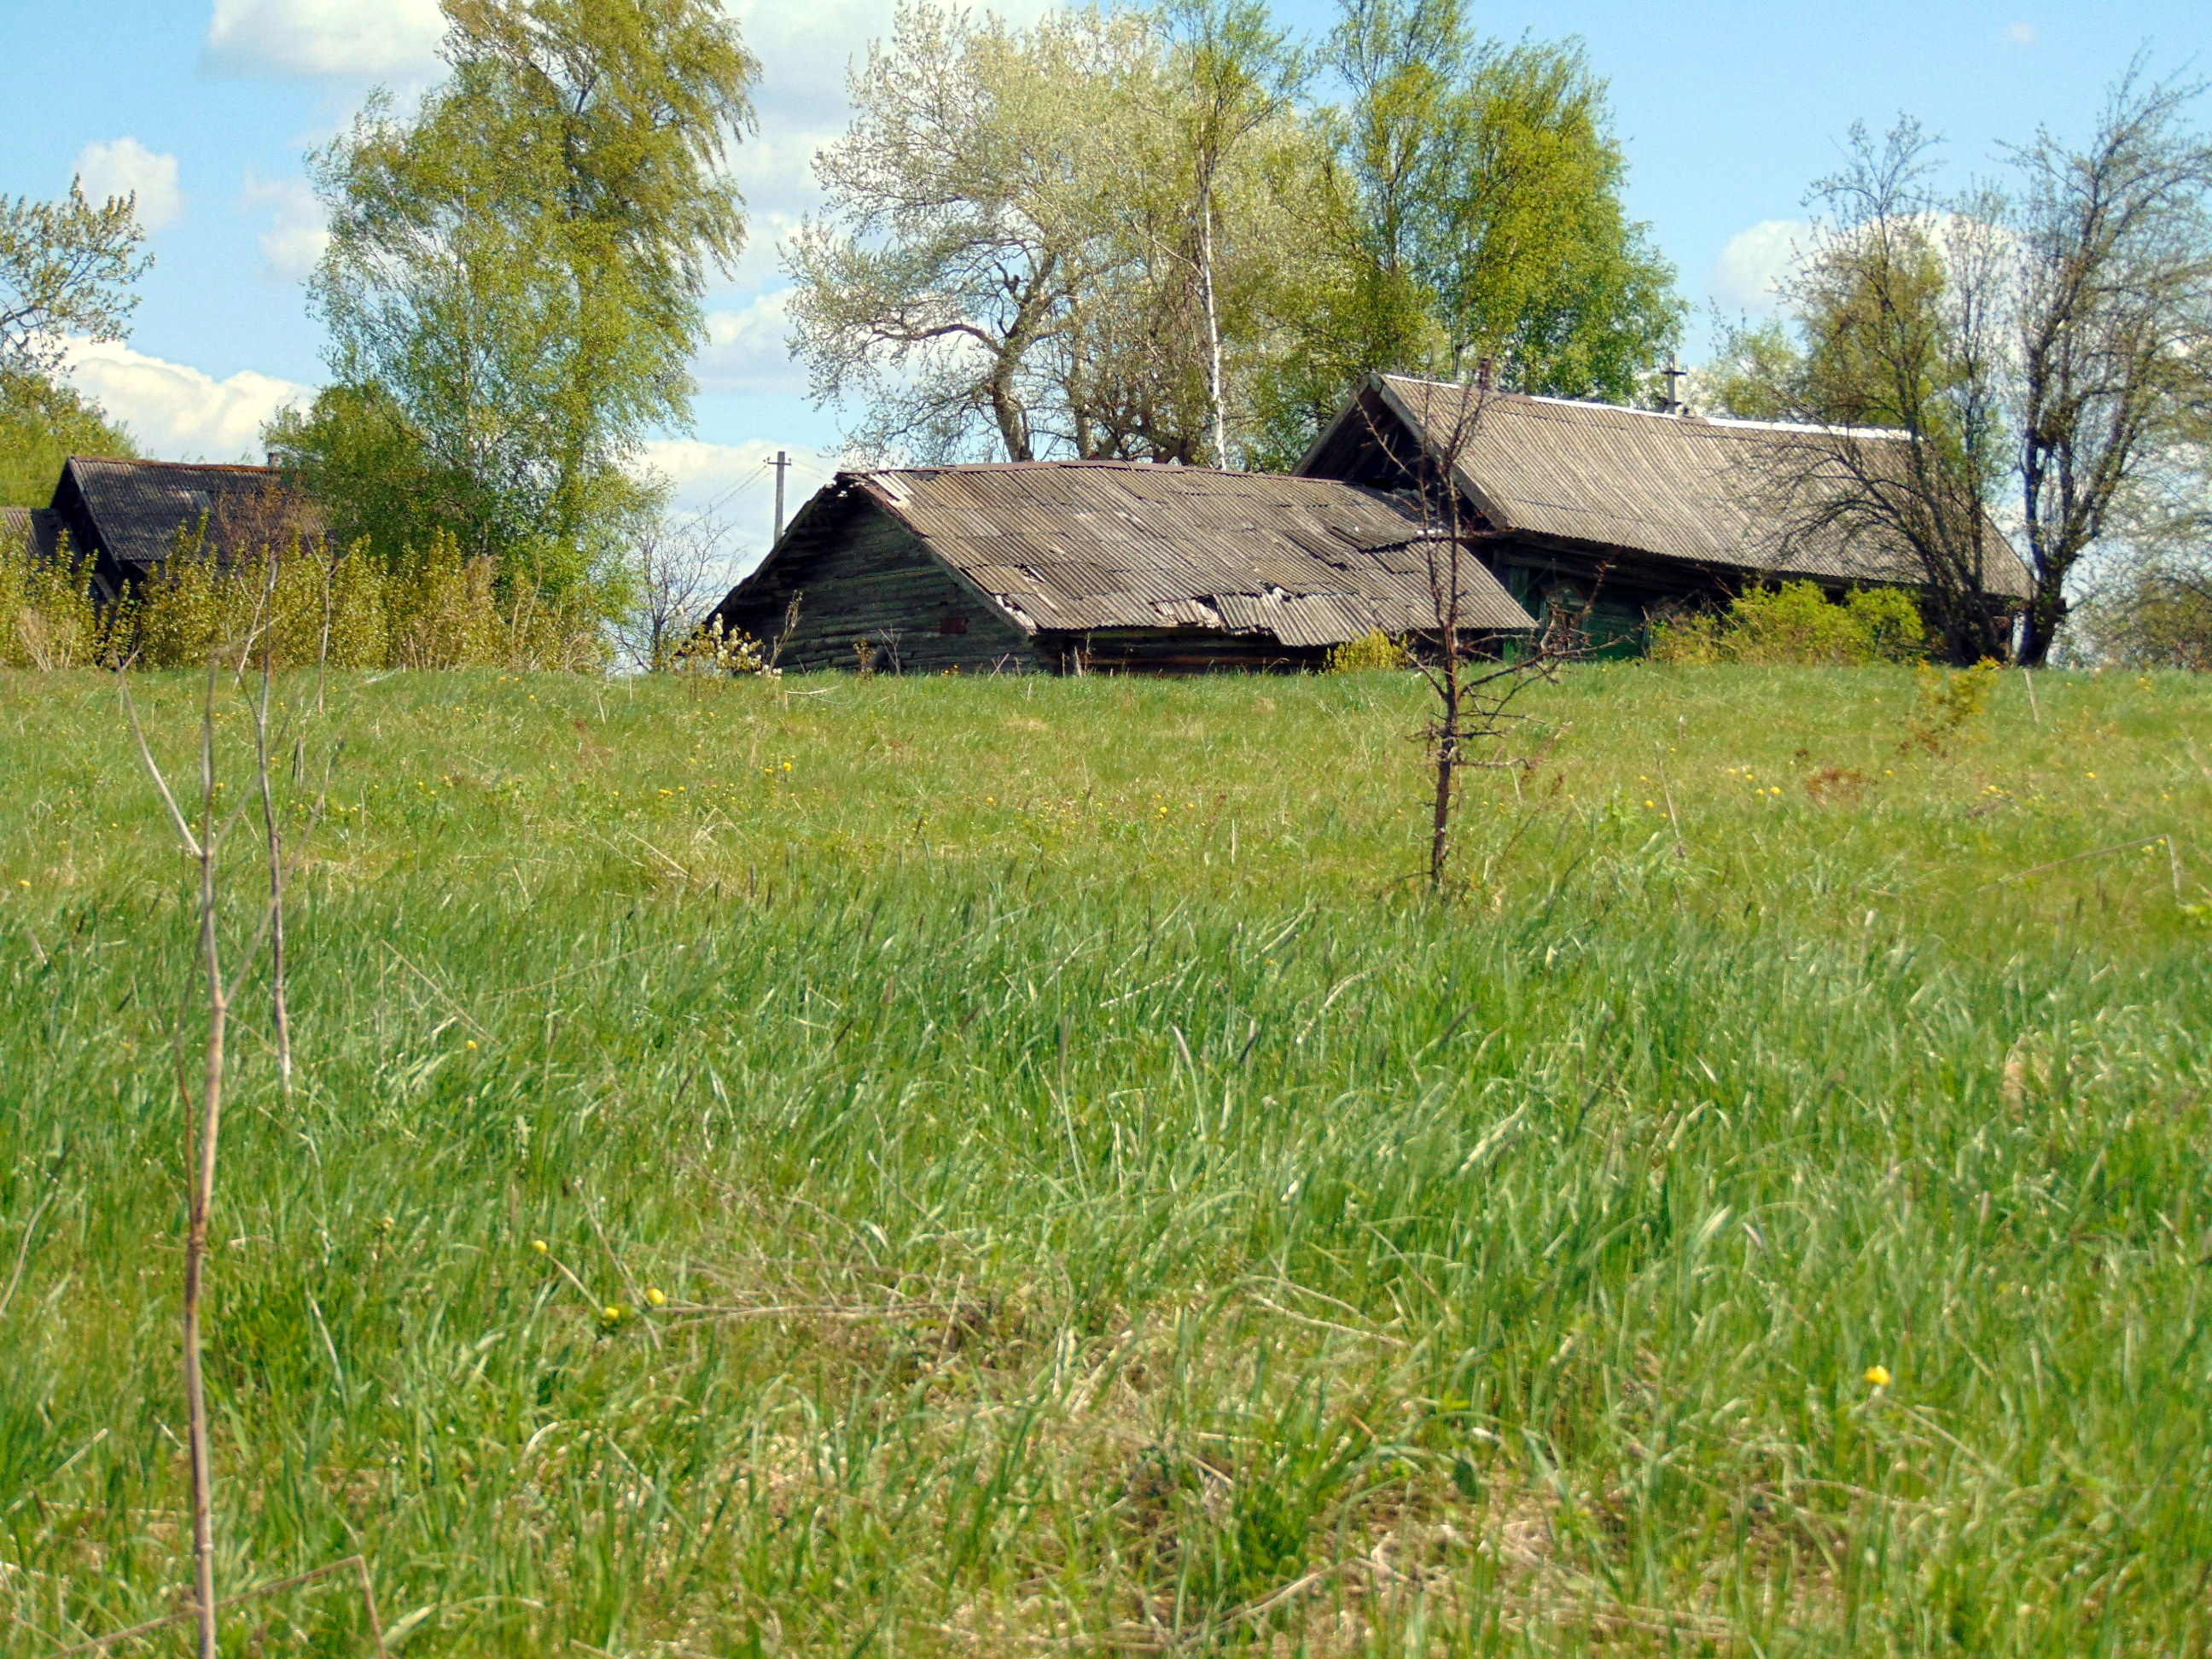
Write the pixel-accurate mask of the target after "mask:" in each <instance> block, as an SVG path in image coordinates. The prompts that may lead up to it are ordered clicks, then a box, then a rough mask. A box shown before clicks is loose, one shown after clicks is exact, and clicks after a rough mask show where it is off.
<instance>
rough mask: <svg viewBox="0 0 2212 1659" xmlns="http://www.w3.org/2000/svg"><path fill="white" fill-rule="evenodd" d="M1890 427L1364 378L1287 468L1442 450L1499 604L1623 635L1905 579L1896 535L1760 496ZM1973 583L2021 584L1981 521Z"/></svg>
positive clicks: (1421, 463) (1911, 582)
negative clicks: (1780, 599)
mask: <svg viewBox="0 0 2212 1659" xmlns="http://www.w3.org/2000/svg"><path fill="white" fill-rule="evenodd" d="M1835 442H1849V443H1853V444H1857V445H1860V446H1863V447H1865V448H1867V449H1868V450H1869V451H1871V452H1874V453H1875V455H1876V456H1877V459H1878V458H1879V456H1880V453H1881V452H1882V451H1883V450H1885V449H1886V448H1889V447H1897V446H1901V445H1902V444H1903V443H1904V442H1905V437H1904V435H1903V434H1901V433H1893V432H1881V431H1857V432H1850V433H1835V432H1832V431H1829V430H1827V429H1825V428H1811V427H1793V426H1787V425H1783V424H1780V423H1777V422H1761V421H1737V420H1720V419H1712V418H1707V417H1705V416H1697V415H1692V414H1689V413H1687V412H1673V413H1661V412H1658V411H1656V410H1640V409H1624V408H1620V407H1618V406H1616V405H1613V404H1595V403H1582V402H1577V401H1573V400H1570V399H1567V398H1536V397H1527V396H1522V395H1520V394H1517V393H1507V392H1496V391H1492V390H1489V389H1486V388H1482V387H1478V386H1460V385H1453V384H1449V383H1446V382H1440V381H1435V380H1413V379H1410V378H1407V377H1405V376H1402V375H1395V374H1389V375H1386V374H1377V375H1374V376H1371V377H1370V379H1369V380H1368V381H1367V383H1366V385H1365V386H1363V387H1362V388H1361V389H1360V390H1359V392H1358V393H1357V394H1355V395H1354V397H1353V398H1352V400H1351V402H1350V403H1348V404H1346V406H1345V408H1344V410H1342V412H1341V413H1340V414H1339V415H1338V416H1337V417H1336V419H1335V420H1334V421H1333V422H1331V423H1330V424H1329V426H1328V429H1327V430H1326V431H1324V432H1323V433H1322V435H1321V436H1320V438H1319V439H1318V440H1316V441H1315V443H1314V445H1313V447H1312V448H1311V449H1310V450H1309V451H1308V452H1307V453H1306V455H1305V457H1304V459H1303V460H1301V461H1300V463H1299V464H1298V469H1297V470H1298V472H1299V474H1300V475H1301V476H1302V477H1316V478H1334V479H1338V480H1340V481H1343V482H1346V483H1363V484H1367V485H1370V486H1371V487H1373V488H1376V489H1411V488H1415V487H1418V486H1419V483H1421V481H1422V480H1424V479H1433V478H1435V477H1436V476H1437V472H1438V471H1439V470H1440V469H1441V467H1442V466H1443V464H1444V462H1445V461H1446V460H1449V461H1450V462H1451V463H1452V468H1451V470H1452V474H1453V478H1454V483H1455V486H1456V488H1457V489H1458V491H1459V494H1460V497H1461V501H1462V512H1463V514H1464V518H1465V521H1466V522H1467V523H1468V524H1470V525H1472V526H1475V527H1477V528H1479V529H1480V531H1482V532H1485V533H1484V540H1483V556H1484V558H1485V560H1486V562H1488V563H1489V565H1490V568H1491V569H1492V571H1493V572H1495V573H1496V574H1497V575H1498V579H1499V580H1501V581H1502V582H1503V583H1504V585H1505V586H1506V588H1507V589H1508V591H1510V592H1511V593H1512V595H1513V596H1514V598H1515V599H1518V600H1519V601H1520V602H1521V603H1522V605H1525V606H1527V607H1528V609H1529V610H1531V611H1541V610H1542V609H1543V608H1544V606H1545V605H1546V603H1547V600H1548V599H1552V598H1553V596H1554V595H1558V596H1559V597H1560V598H1561V599H1564V600H1565V602H1567V603H1570V604H1571V605H1576V606H1577V607H1579V606H1580V605H1582V604H1583V603H1584V602H1586V601H1589V600H1590V599H1592V597H1593V594H1595V605H1594V606H1593V612H1592V617H1591V631H1592V632H1593V634H1596V635H1604V634H1606V633H1607V632H1610V633H1613V634H1616V635H1623V636H1627V635H1640V634H1641V632H1642V629H1643V626H1644V621H1645V619H1646V618H1647V617H1649V616H1650V615H1651V614H1653V613H1655V612H1659V611H1664V610H1666V609H1668V608H1670V607H1674V606H1682V605H1709V604H1713V603H1717V602H1720V601H1723V600H1725V599H1728V598H1729V597H1730V596H1732V595H1734V594H1735V593H1739V592H1742V591H1743V590H1744V589H1745V588H1747V587H1748V586H1756V585H1758V584H1759V583H1761V582H1771V581H1780V580H1809V581H1814V582H1817V583H1819V584H1820V586H1823V587H1825V588H1826V589H1829V590H1830V591H1831V592H1841V591H1842V590H1843V589H1844V588H1846V587H1849V586H1853V585H1858V584H1866V583H1880V584H1884V585H1890V586H1903V587H1913V586H1918V585H1919V584H1920V582H1921V580H1922V572H1921V570H1920V568H1919V567H1918V566H1917V564H1916V563H1915V562H1913V561H1912V558H1911V555H1910V554H1909V553H1908V552H1906V551H1905V550H1902V549H1900V548H1894V547H1888V546H1884V545H1881V544H1878V543H1875V542H1873V541H1871V540H1869V538H1865V537H1863V536H1858V537H1855V536H1853V535H1851V534H1850V533H1849V532H1846V531H1845V530H1844V529H1843V528H1841V527H1838V526H1829V527H1826V528H1823V529H1819V530H1814V531H1812V532H1809V533H1805V534H1796V535H1789V534H1784V533H1783V532H1784V526H1785V525H1786V523H1787V521H1788V520H1790V517H1791V513H1790V508H1789V504H1788V503H1787V502H1786V501H1782V500H1780V499H1778V491H1780V490H1783V489H1790V488H1802V487H1805V475H1806V472H1807V471H1808V469H1807V464H1806V457H1807V455H1808V453H1816V452H1817V451H1818V450H1819V449H1820V447H1822V446H1826V445H1830V444H1832V443H1835ZM1988 544H1989V548H1990V559H1989V564H1988V568H1987V569H1986V571H1985V572H1984V579H1983V586H1984V592H1986V593H1987V594H1988V595H1989V596H1990V600H1991V602H1992V603H1993V604H1996V605H2002V606H2003V607H2004V608H2006V609H2007V610H2010V609H2013V608H2015V607H2016V606H2017V605H2020V604H2021V603H2022V602H2024V601H2025V600H2026V599H2027V596H2028V595H2029V593H2030V592H2032V591H2033V585H2032V583H2031V581H2030V579H2029V576H2028V571H2027V566H2026V564H2024V563H2023V562H2021V558H2020V556H2019V554H2018V553H2017V552H2016V551H2015V550H2014V549H2013V547H2012V544H2010V543H2009V542H2008V541H2007V540H2006V539H2005V538H2004V536H2003V534H2002V532H2000V531H1998V530H1997V529H1996V526H1994V525H1992V526H1990V530H1989V536H1988Z"/></svg>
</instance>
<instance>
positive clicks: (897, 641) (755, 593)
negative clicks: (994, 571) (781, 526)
mask: <svg viewBox="0 0 2212 1659" xmlns="http://www.w3.org/2000/svg"><path fill="white" fill-rule="evenodd" d="M793 592H799V594H800V595H801V596H802V597H801V598H800V599H799V623H798V626H797V627H795V628H794V629H793V630H792V634H791V637H790V638H789V639H788V640H787V641H785V643H784V647H783V656H782V659H781V660H782V665H783V666H785V667H787V668H794V669H808V668H848V669H849V668H857V667H858V666H859V665H860V657H859V654H858V653H857V652H856V651H855V649H854V647H855V646H856V645H857V644H858V643H859V641H862V640H866V641H870V643H871V644H872V646H873V647H874V648H875V657H874V665H875V668H876V670H877V671H878V672H879V673H892V672H897V673H907V674H935V673H942V672H943V671H945V670H946V669H958V670H960V671H962V672H963V673H983V674H987V673H992V672H994V671H1003V672H1006V673H1022V672H1034V671H1037V670H1040V669H1042V670H1047V671H1049V670H1051V669H1053V668H1054V667H1055V666H1056V664H1055V663H1054V662H1052V661H1049V660H1048V659H1045V658H1044V657H1043V656H1042V655H1041V654H1040V653H1039V652H1038V650H1037V647H1036V643H1035V641H1032V640H1031V639H1030V636H1029V635H1026V634H1024V633H1023V632H1022V630H1021V629H1018V628H1017V627H1015V626H1014V624H1013V623H1011V622H1009V621H1007V620H1006V617H1003V616H1001V615H1000V613H999V611H997V609H996V608H995V607H994V606H993V605H991V604H990V603H989V602H988V601H987V600H985V599H982V598H981V596H980V595H978V594H977V593H976V592H975V591H974V590H973V589H971V588H969V586H966V585H965V584H964V583H963V582H962V581H961V580H960V579H959V578H958V577H957V576H955V575H953V574H952V573H951V571H949V570H947V569H946V568H945V566H944V565H943V564H942V563H940V562H939V561H938V560H937V559H935V558H933V556H931V555H930V553H929V551H928V550H927V549H926V548H924V547H923V546H922V544H921V541H920V540H919V539H918V538H916V537H915V535H914V533H913V532H911V531H909V530H908V529H907V528H906V527H905V526H903V525H901V524H899V523H898V522H897V521H896V520H894V519H892V518H891V517H890V515H889V514H887V513H884V511H883V510H882V508H880V507H877V506H876V505H875V504H874V503H872V502H871V501H866V500H864V499H862V498H860V497H858V496H851V497H848V498H847V499H846V500H844V501H831V502H824V503H823V504H822V505H821V506H820V507H817V508H816V509H814V510H813V511H812V512H811V513H810V514H809V515H808V517H807V518H806V519H805V520H803V521H802V522H801V523H799V524H798V525H794V526H793V528H792V531H791V532H790V534H789V535H787V537H786V538H785V539H784V541H783V543H782V544H781V545H780V546H779V547H778V548H777V550H776V551H775V555H774V556H772V557H771V559H770V560H769V562H768V563H767V564H765V565H763V567H762V568H760V569H759V570H758V571H757V572H756V573H754V574H753V575H751V576H750V577H748V578H746V580H744V582H742V583H740V584H739V585H738V588H737V589H736V591H735V592H732V594H731V595H730V597H729V598H728V599H725V600H724V601H723V602H722V607H721V609H720V611H717V612H716V614H717V615H718V616H720V617H721V619H722V625H723V626H724V627H726V628H729V627H737V628H742V629H744V630H745V632H747V633H748V634H750V635H752V636H753V637H754V638H755V639H757V640H761V641H771V640H774V639H775V637H776V635H778V634H779V633H781V631H782V629H783V624H784V616H785V613H786V611H787V608H788V607H789V605H790V603H791V596H792V594H793Z"/></svg>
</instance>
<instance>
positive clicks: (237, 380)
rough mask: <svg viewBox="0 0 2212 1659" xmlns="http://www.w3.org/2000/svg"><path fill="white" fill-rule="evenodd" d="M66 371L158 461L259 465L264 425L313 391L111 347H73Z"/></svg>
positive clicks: (272, 378) (81, 343)
mask: <svg viewBox="0 0 2212 1659" xmlns="http://www.w3.org/2000/svg"><path fill="white" fill-rule="evenodd" d="M64 373H65V374H67V375H68V377H69V379H70V381H71V382H72V383H74V384H75V385H76V387H77V389H78V390H80V391H82V392H86V393H88V394H89V395H90V396H91V397H93V398H95V399H97V400H98V401H99V403H100V406H101V407H102V408H104V409H105V410H106V411H107V412H108V413H109V414H110V415H111V416H114V417H115V418H116V419H117V420H118V421H120V422H123V424H124V425H125V426H127V427H129V428H131V435H133V436H134V437H136V438H137V440H138V443H139V447H141V448H143V449H144V450H145V451H146V452H147V453H148V454H149V455H151V456H152V457H154V458H155V459H159V460H208V461H233V460H258V459H261V428H262V427H263V425H264V423H266V422H267V421H268V420H269V418H270V416H273V415H275V414H276V411H277V410H280V409H283V408H284V407H286V406H287V405H288V404H296V403H299V402H301V401H302V400H304V399H305V398H307V397H309V396H310V395H311V394H312V392H313V388H312V387H309V386H301V384H300V383H299V382H298V381H296V380H280V379H278V378H277V377H276V375H274V374H257V373H255V372H254V371H253V370H252V369H250V368H246V369H240V371H239V372H238V373H237V374H233V375H231V376H230V377H229V378H228V380H216V378H215V377H214V376H213V375H211V374H204V373H203V372H202V371H201V370H199V369H197V368H191V367H190V366H188V365H186V364H184V363H172V362H164V361H162V360H161V358H159V357H149V356H147V355H146V354H145V353H144V352H142V351H133V350H132V349H131V348H130V347H129V346H126V345H121V344H118V343H114V342H112V341H91V340H72V341H70V343H69V346H68V349H67V353H66V356H65V359H64Z"/></svg>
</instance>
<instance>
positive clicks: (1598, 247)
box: [1263, 0, 1684, 461]
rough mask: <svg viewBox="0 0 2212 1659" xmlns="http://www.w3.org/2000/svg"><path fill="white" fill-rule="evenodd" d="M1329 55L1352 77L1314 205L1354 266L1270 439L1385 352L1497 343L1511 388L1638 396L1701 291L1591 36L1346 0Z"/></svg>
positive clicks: (1283, 437)
mask: <svg viewBox="0 0 2212 1659" xmlns="http://www.w3.org/2000/svg"><path fill="white" fill-rule="evenodd" d="M1329 55H1330V58H1331V61H1332V67H1333V68H1334V70H1336V72H1337V74H1338V75H1339V76H1340V78H1341V79H1342V81H1343V82H1345V84H1346V87H1347V88H1349V91H1350V94H1351V95H1350V97H1349V98H1348V100H1346V102H1345V103H1344V104H1342V105H1340V106H1337V107H1335V108H1333V109H1331V110H1328V111H1327V112H1324V113H1323V116H1322V127H1323V131H1325V132H1326V134H1327V136H1328V143H1329V148H1330V163H1329V167H1330V172H1329V185H1330V187H1329V188H1328V189H1327V190H1324V191H1318V192H1316V193H1315V196H1314V199H1313V204H1312V217H1314V218H1315V219H1316V220H1317V221H1319V234H1320V236H1321V239H1322V246H1324V247H1325V248H1327V249H1328V250H1330V251H1331V252H1332V254H1333V256H1334V258H1335V260H1336V261H1337V267H1336V269H1335V270H1333V271H1331V272H1330V273H1329V274H1328V277H1327V279H1325V280H1324V281H1322V283H1320V284H1319V285H1318V286H1317V287H1316V288H1315V289H1314V290H1313V292H1312V293H1311V295H1310V296H1308V297H1307V305H1308V307H1309V312H1308V314H1309V316H1310V321H1307V322H1305V323H1304V324H1302V325H1300V326H1299V327H1298V329H1297V332H1296V343H1295V345H1294V346H1292V347H1291V349H1289V350H1288V351H1287V352H1286V353H1285V357H1284V359H1283V361H1282V362H1279V364H1277V365H1276V366H1274V368H1273V370H1272V371H1271V379H1270V380H1269V383H1268V385H1267V387H1266V388H1265V392H1264V397H1263V402H1264V404H1265V408H1266V410H1267V422H1268V435H1267V453H1268V454H1269V455H1270V456H1271V457H1273V459H1277V460H1278V461H1279V460H1281V459H1284V458H1285V457H1294V456H1295V455H1296V454H1297V453H1298V452H1299V451H1300V450H1302V449H1303V447H1304V444H1305V442H1306V441H1310V437H1311V436H1312V435H1313V433H1314V431H1315V430H1316V429H1317V428H1318V426H1319V424H1320V422H1322V421H1323V420H1325V419H1326V418H1328V416H1330V415H1332V414H1334V412H1335V410H1336V408H1337V407H1338V406H1339V405H1340V404H1341V402H1342V400H1343V398H1344V397H1345V395H1346V393H1347V392H1349V390H1350V389H1351V387H1352V385H1353V384H1354V383H1355V382H1356V381H1357V380H1358V378H1359V376H1361V375H1362V374H1367V373H1369V372H1370V371H1373V370H1378V369H1380V370H1392V371H1398V372H1405V373H1413V374H1439V375H1443V376H1445V377H1448V378H1453V379H1460V378H1464V377H1465V376H1466V375H1467V374H1469V373H1471V372H1472V370H1473V368H1474V363H1475V362H1476V360H1477V359H1479V358H1484V357H1487V358H1490V359H1492V361H1493V362H1494V364H1495V369H1496V374H1497V377H1498V384H1499V385H1501V386H1504V387H1505V388H1507V389H1508V390H1513V391H1522V392H1544V393H1549V394H1555V395H1559V396H1565V397H1577V398H1608V399H1611V400H1613V401H1615V402H1620V403H1631V402H1634V401H1636V400H1637V398H1638V394H1639V392H1640V390H1641V386H1642V380H1643V376H1644V374H1645V373H1646V372H1647V371H1648V370H1650V368H1652V367H1653V366H1654V365H1655V364H1656V363H1657V362H1660V361H1661V360H1662V358H1664V357H1665V356H1666V355H1667V353H1668V351H1669V350H1670V349H1672V348H1673V347H1674V344H1675V343H1676V342H1677V340H1678V338H1679V337H1680V329H1681V324H1682V319H1683V315H1684V309H1683V306H1682V304H1681V301H1680V300H1679V299H1678V298H1677V297H1676V295H1675V294H1674V271H1673V268H1672V267H1671V266H1669V265H1668V264H1667V262H1666V261H1665V259H1663V258H1662V257H1661V256H1660V254H1659V252H1658V251H1657V250H1656V248H1655V247H1654V246H1652V245H1651V242H1650V233H1649V228H1648V227H1646V226H1644V225H1642V224H1639V223H1638V222H1634V221H1632V220H1631V219H1630V218H1629V217H1628V215H1627V212H1626V209H1625V207H1624V206H1623V204H1622V201H1621V190H1622V187H1623V185H1624V182H1625V179H1626V171H1627V166H1626V158H1625V156H1624V155H1623V154H1622V151H1621V149H1620V143H1619V142H1618V140H1617V139H1616V138H1615V137H1613V132H1612V131H1611V123H1610V118H1609V116H1608V114H1607V109H1606V88H1605V83H1604V82H1602V81H1601V80H1599V79H1598V78H1597V77H1596V76H1595V75H1594V74H1593V73H1592V72H1591V70H1590V68H1589V62H1588V59H1587V58H1586V57H1585V56H1584V54H1583V49H1582V47H1581V46H1580V45H1579V44H1578V43H1576V42H1572V41H1569V42H1564V43H1558V42H1541V41H1533V40H1524V41H1522V42H1520V43H1518V44H1516V45H1514V46H1501V45H1498V44H1497V43H1494V42H1491V43H1485V42H1480V41H1478V40H1476V39H1475V38H1474V34H1473V33H1472V31H1471V28H1470V26H1469V24H1468V19H1467V15H1466V12H1465V9H1464V6H1463V5H1462V3H1461V0H1346V5H1345V8H1344V16H1343V19H1342V21H1341V22H1340V24H1339V26H1338V27H1337V29H1336V32H1335V33H1334V36H1333V37H1332V39H1331V42H1330V51H1329Z"/></svg>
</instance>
